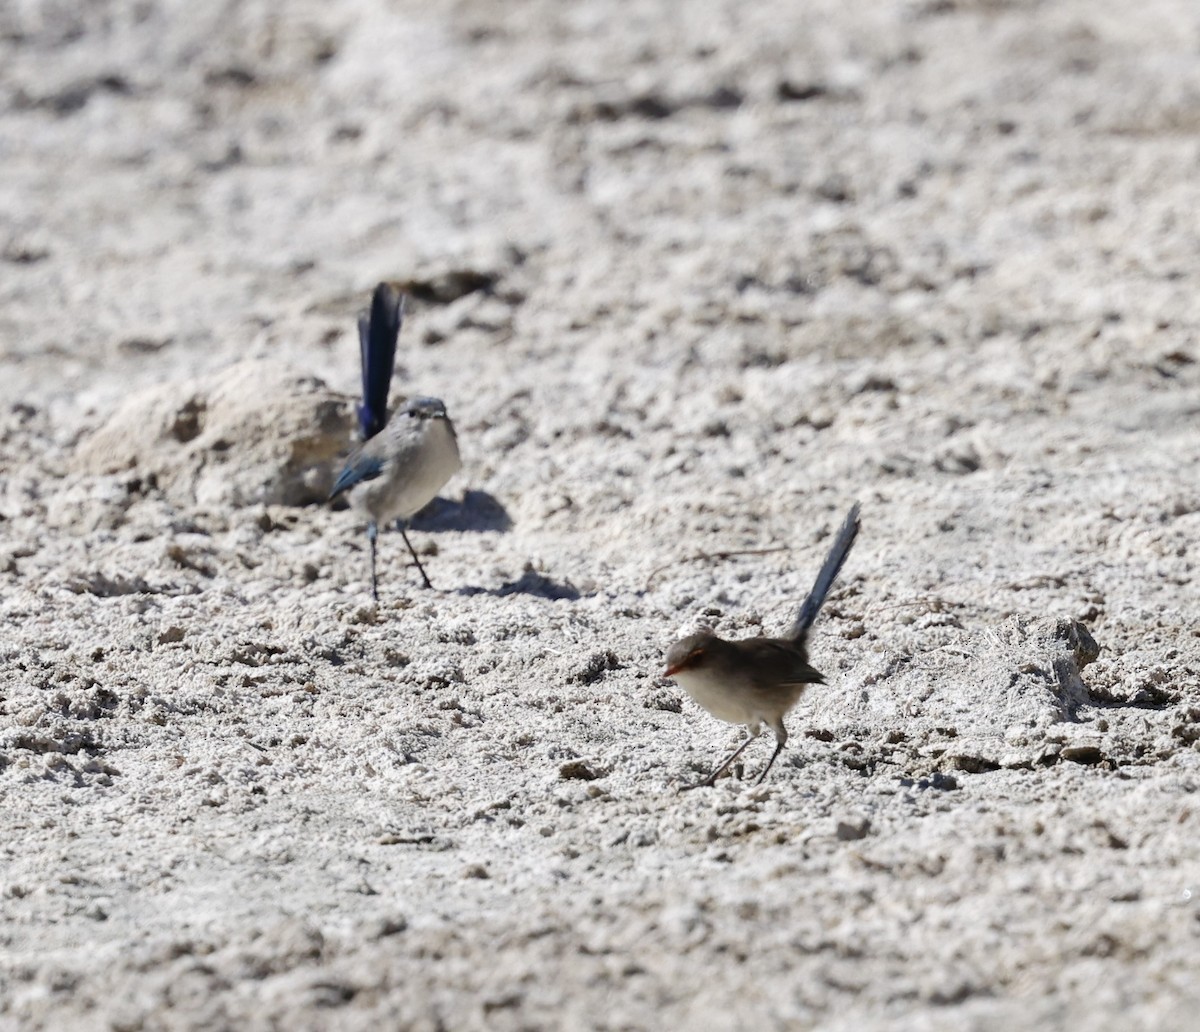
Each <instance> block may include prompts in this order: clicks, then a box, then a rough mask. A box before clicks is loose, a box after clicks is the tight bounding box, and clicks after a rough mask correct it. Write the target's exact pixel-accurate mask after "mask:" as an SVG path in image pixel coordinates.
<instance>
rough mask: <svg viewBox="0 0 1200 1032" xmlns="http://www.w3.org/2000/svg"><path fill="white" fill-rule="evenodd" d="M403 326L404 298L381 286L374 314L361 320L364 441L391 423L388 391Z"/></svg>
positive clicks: (360, 410)
mask: <svg viewBox="0 0 1200 1032" xmlns="http://www.w3.org/2000/svg"><path fill="white" fill-rule="evenodd" d="M403 322H404V298H403V297H402V296H401V294H400V293H399V292H398V291H397V290H396V288H395V287H393V286H392V285H391V284H390V283H380V284H379V286H377V287H376V288H375V293H374V294H373V295H372V297H371V309H370V311H369V312H368V311H363V312H361V313H360V314H359V316H358V343H359V347H360V348H361V350H362V402H361V404H360V405H359V406H358V433H359V436H360V437H361V438H362V439H363V440H364V441H366V440H369V439H370V438H372V437H374V436H375V435H376V434H377V433H379V431H380V430H382V429H383V428H384V425H385V424H386V423H387V418H388V412H387V400H388V389H389V388H390V387H391V384H392V370H393V368H394V367H395V364H396V341H397V340H398V339H399V337H400V326H401V324H402V323H403Z"/></svg>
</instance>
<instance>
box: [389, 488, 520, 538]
mask: <svg viewBox="0 0 1200 1032" xmlns="http://www.w3.org/2000/svg"><path fill="white" fill-rule="evenodd" d="M409 526H410V527H412V529H413V530H425V531H433V532H436V531H439V530H460V531H471V532H474V533H480V534H481V533H483V532H485V531H489V530H492V531H500V532H501V533H504V532H505V531H507V530H511V529H512V518H511V517H510V516H509V515H508V510H507V509H505V508H504V504H503V503H502V502H501V501H500V499H499V498H497V497H496V496H495V495H493V494H489V493H488V492H487V491H467V492H465V493H464V494H463V496H462V501H458V502H455V501H451V500H450V499H449V498H435V499H434V500H433V501H432V502H430V503H429V504H428V505H427V506H425V508H424V509H422V510H421V512H420V513H419V514H418V515H417V516H414V517H413V519H412V520H411V521H410V522H409Z"/></svg>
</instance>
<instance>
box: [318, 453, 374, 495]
mask: <svg viewBox="0 0 1200 1032" xmlns="http://www.w3.org/2000/svg"><path fill="white" fill-rule="evenodd" d="M382 472H383V459H382V458H380V457H379V456H378V455H369V454H366V453H365V452H362V451H358V452H355V453H354V454H353V455H351V456H350V458H348V459H347V460H346V467H345V469H343V470H342V472H341V474H340V475H339V476H338V478H337V480H336V481H334V484H333V490H332V491H330V492H329V497H330V498H331V499H333V498H336V497H337V496H338V495H340V494H341V493H342V492H343V491H349V490H350V488H352V487H354V486H355V485H356V484H361V483H362V482H363V481H364V480H374V479H375V478H376V477H377V476H379V475H380V474H381V473H382Z"/></svg>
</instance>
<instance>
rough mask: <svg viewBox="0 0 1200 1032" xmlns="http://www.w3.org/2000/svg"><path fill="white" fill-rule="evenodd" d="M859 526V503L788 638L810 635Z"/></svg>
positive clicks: (797, 638)
mask: <svg viewBox="0 0 1200 1032" xmlns="http://www.w3.org/2000/svg"><path fill="white" fill-rule="evenodd" d="M858 526H859V519H858V502H855V503H854V504H853V505H852V506H851V507H850V512H849V513H847V515H846V519H845V521H844V522H843V523H842V529H841V530H839V531H838V535H837V537H836V538H835V539H834V542H833V546H832V547H831V548H830V549H829V555H828V556H827V557H826V559H825V565H824V566H822V567H821V572H820V573H818V574H817V579H816V580H815V581H814V582H813V586H812V591H810V592H809V593H808V598H806V599H805V600H804V605H802V606H801V607H800V615H799V616H797V617H796V622H795V623H794V624H792V626H791V627H790V628H789V630H788V633H787V636H788V637H789V638H791V639H792V640H793V641H802V640H803V639H804V636H805V635H806V634H807V633H808V629H809V628H810V627H811V626H812V625H813V622H814V621H815V620H816V619H817V614H818V613H819V612H820V611H821V606H823V605H824V604H825V596H826V595H828V594H829V589H830V588H832V587H833V582H834V581H835V580H837V575H838V574H839V573H841V571H842V566H843V565H845V562H846V556H848V555H849V554H850V546H851V545H853V544H854V539H855V538H856V537H858Z"/></svg>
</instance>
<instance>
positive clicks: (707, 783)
mask: <svg viewBox="0 0 1200 1032" xmlns="http://www.w3.org/2000/svg"><path fill="white" fill-rule="evenodd" d="M757 737H758V736H757V735H751V736H750V737H749V738H747V739H746V740H745V741H744V742H743V743H742V744H741V745H739V746H738V747H737V748H736V749H734V750H733V752H731V753H730V754H729V755H728V756H727V757H725V759H724V761H723V762H721V763H719V764H718V765H717V766H716V767H715V768H714V769H713V772H712V773H711V774H710V775H709V776H708V777H706V778H705V779H704V780H703V781H697V782H696V783H695V784H694V785H684V786H683V787H682V788H681V789H680V790H679V791H680V792H690V791H691V790H692V789H693V788H712V786H713V783H714V782H715V781H716V780H717V778H719V777H720V776H721V775H722V774H724V773H725V768H726V767H728V766H729V765H730V764H731V763H732V762H733V761H734V760H736V759H737V758H738V757H739V756H741V755H742V750H743V749H745V748H746V746H748V745H749V744H750V743H751V742H753V741H754V739H755V738H757ZM768 766H770V765H769V764H768Z"/></svg>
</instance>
